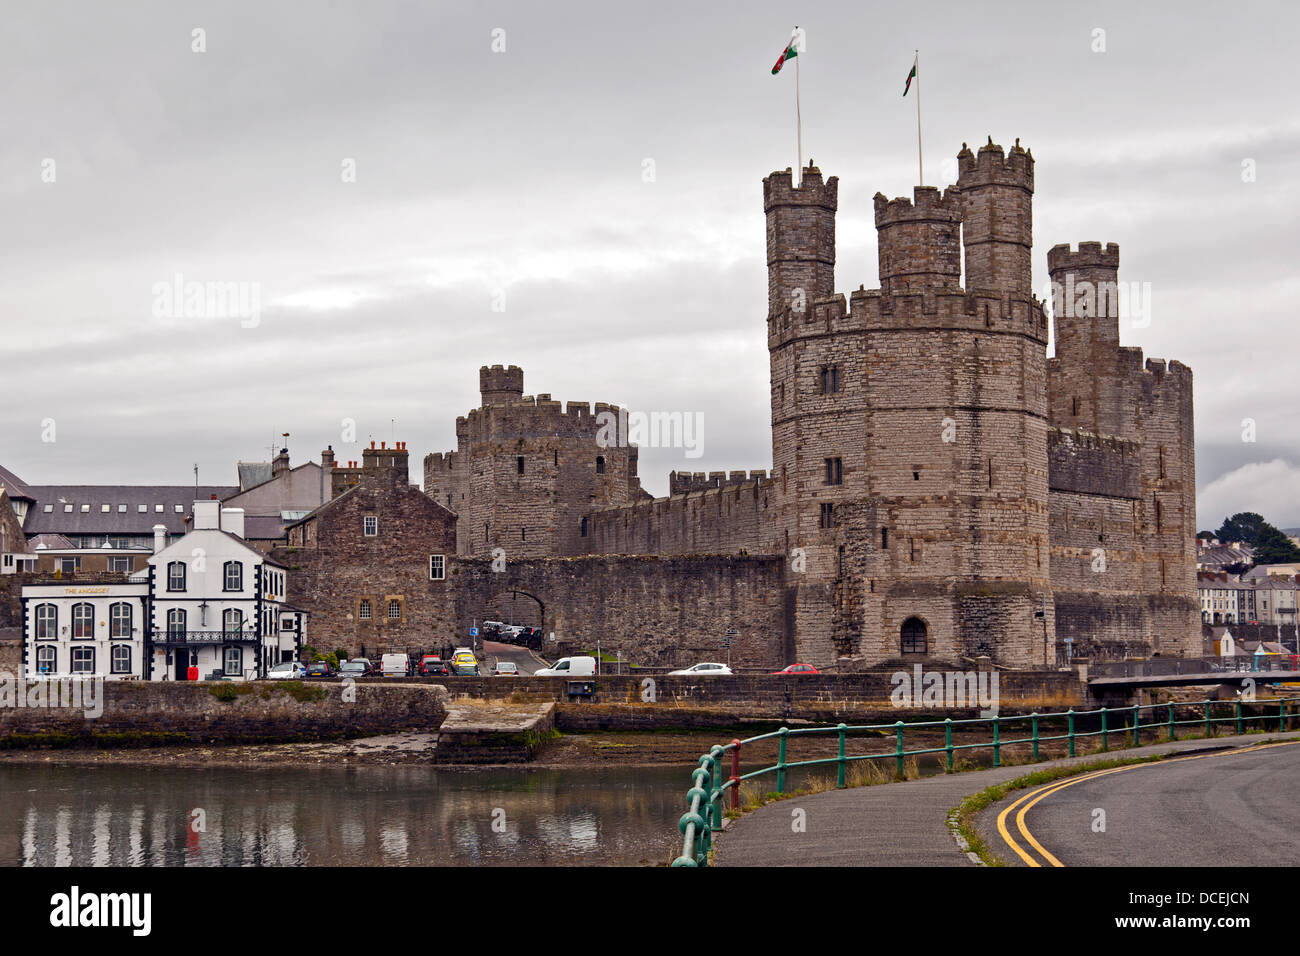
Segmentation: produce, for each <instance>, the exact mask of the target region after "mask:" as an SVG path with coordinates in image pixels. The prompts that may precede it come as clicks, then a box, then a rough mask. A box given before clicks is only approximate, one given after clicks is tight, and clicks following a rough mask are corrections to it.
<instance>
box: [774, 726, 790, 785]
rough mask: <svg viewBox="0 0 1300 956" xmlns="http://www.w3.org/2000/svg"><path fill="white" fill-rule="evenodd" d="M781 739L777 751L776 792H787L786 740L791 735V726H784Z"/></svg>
mask: <svg viewBox="0 0 1300 956" xmlns="http://www.w3.org/2000/svg"><path fill="white" fill-rule="evenodd" d="M780 734H781V739H780V742H779V744H780V745H779V747H778V749H777V753H776V792H777V793H785V742H786V740H787V738H789V736H790V728H789V727H782V728H781V730H780Z"/></svg>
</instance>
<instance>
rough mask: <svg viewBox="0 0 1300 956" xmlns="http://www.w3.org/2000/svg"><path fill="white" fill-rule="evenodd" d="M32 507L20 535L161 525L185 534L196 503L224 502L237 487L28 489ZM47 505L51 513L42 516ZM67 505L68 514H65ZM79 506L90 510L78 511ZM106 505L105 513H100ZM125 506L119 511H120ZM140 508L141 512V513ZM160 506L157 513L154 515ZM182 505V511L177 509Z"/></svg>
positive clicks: (140, 531) (132, 530) (115, 531)
mask: <svg viewBox="0 0 1300 956" xmlns="http://www.w3.org/2000/svg"><path fill="white" fill-rule="evenodd" d="M29 491H30V493H31V496H32V497H33V498H34V499H35V502H36V503H35V504H34V505H32V507H31V509H30V510H29V511H28V512H27V521H26V522H25V523H24V525H23V532H24V533H25V534H27V535H28V536H29V537H30V536H31V535H35V534H66V535H100V534H106V535H107V534H111V535H124V534H135V535H148V534H153V526H154V525H156V524H161V525H165V526H166V528H167V531H168V532H169V533H171V534H184V533H185V531H186V530H187V529H186V526H185V518H186V516H187V515H189V514H190V512H192V511H193V510H194V502H195V501H196V500H206V499H208V498H212V497H214V496H215V497H216V498H218V499H224V498H228V497H229V496H231V495H233V494H235V493H237V492H238V491H239V489H238V488H234V487H231V486H229V485H200V486H199V487H198V488H197V489H196V488H195V487H194V486H193V485H33V486H30V487H29ZM46 505H52V506H53V508H52V510H51V511H50V512H49V513H46V511H45V507H46ZM67 505H72V510H71V511H70V512H69V511H66V510H65V508H66V506H67ZM82 505H89V509H88V510H86V511H82ZM104 505H108V511H107V512H105V511H104ZM121 505H126V510H125V511H121V510H119V509H120V506H121ZM141 505H143V506H144V508H145V510H144V511H141V510H140V506H141ZM158 505H162V511H158ZM177 505H180V506H181V509H182V510H181V511H179V512H178V511H177V510H176V506H177Z"/></svg>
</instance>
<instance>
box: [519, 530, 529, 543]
mask: <svg viewBox="0 0 1300 956" xmlns="http://www.w3.org/2000/svg"><path fill="white" fill-rule="evenodd" d="M519 540H520V541H527V540H528V529H527V528H520V529H519Z"/></svg>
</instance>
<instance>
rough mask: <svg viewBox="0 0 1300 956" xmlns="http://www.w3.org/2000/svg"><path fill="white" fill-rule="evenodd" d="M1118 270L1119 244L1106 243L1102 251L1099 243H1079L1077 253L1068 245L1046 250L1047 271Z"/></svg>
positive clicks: (1054, 272)
mask: <svg viewBox="0 0 1300 956" xmlns="http://www.w3.org/2000/svg"><path fill="white" fill-rule="evenodd" d="M1093 269H1103V270H1114V271H1118V269H1119V243H1116V242H1108V243H1106V247H1105V248H1104V249H1103V248H1102V245H1101V243H1100V242H1081V243H1079V249H1078V251H1075V250H1073V249H1071V248H1070V245H1069V243H1061V244H1059V245H1055V246H1052V248H1051V249H1048V250H1047V271H1048V273H1050V274H1053V275H1054V274H1056V273H1057V272H1081V271H1085V270H1093Z"/></svg>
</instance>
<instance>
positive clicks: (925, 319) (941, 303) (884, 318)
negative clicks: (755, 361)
mask: <svg viewBox="0 0 1300 956" xmlns="http://www.w3.org/2000/svg"><path fill="white" fill-rule="evenodd" d="M850 304H851V308H850ZM920 327H931V328H951V329H966V330H969V331H975V332H982V333H1001V332H1008V333H1016V334H1021V335H1027V336H1029V337H1031V338H1032V339H1034V340H1035V341H1038V342H1042V343H1043V344H1044V346H1046V343H1047V311H1046V309H1045V308H1044V305H1043V302H1042V301H1041V300H1039V299H1038V297H1037V296H1035V295H1033V294H1032V293H1031V294H1027V295H1022V294H1018V293H1009V294H1006V295H1001V296H999V295H994V294H991V293H984V292H963V291H961V290H959V289H958V290H951V291H949V290H934V289H927V290H924V291H921V292H915V291H913V292H906V293H901V294H896V295H885V294H883V293H882V292H881V290H879V289H856V290H854V291H853V292H852V293H850V295H849V297H848V299H847V300H846V298H845V296H844V294H843V293H839V294H837V295H833V296H828V297H826V298H822V299H818V300H816V301H815V302H813V303H812V304H811V305H810V306H809V308H808V310H807V311H806V312H805V313H803V314H802V315H799V314H796V313H794V312H792V311H790V310H789V309H787V310H785V311H784V312H782V313H781V314H779V315H775V316H772V317H771V318H770V319H769V320H768V343H769V347H771V348H777V347H780V346H782V345H786V344H789V343H790V342H794V341H797V340H800V339H808V338H820V337H822V336H824V335H826V334H827V333H834V332H868V331H881V330H888V329H898V330H916V329H917V328H920Z"/></svg>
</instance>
